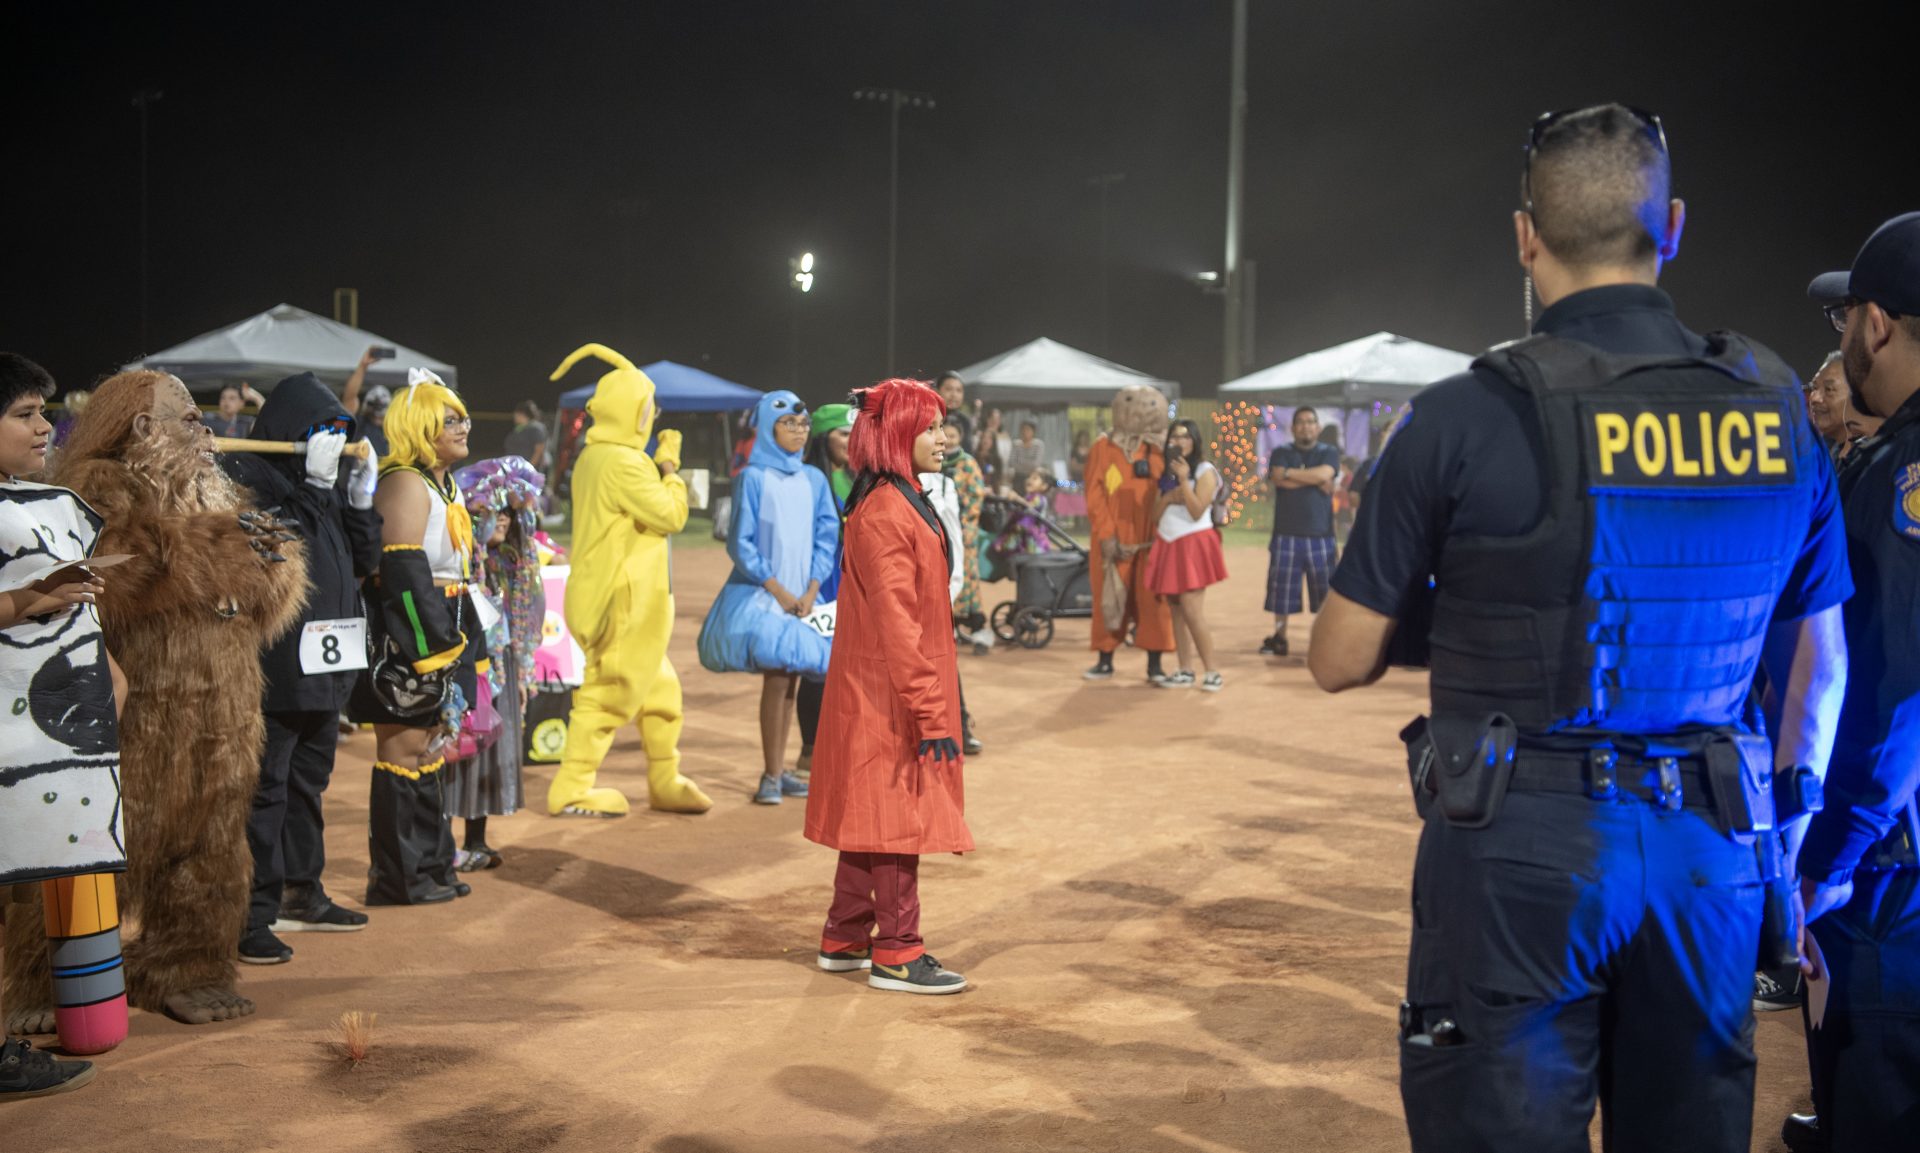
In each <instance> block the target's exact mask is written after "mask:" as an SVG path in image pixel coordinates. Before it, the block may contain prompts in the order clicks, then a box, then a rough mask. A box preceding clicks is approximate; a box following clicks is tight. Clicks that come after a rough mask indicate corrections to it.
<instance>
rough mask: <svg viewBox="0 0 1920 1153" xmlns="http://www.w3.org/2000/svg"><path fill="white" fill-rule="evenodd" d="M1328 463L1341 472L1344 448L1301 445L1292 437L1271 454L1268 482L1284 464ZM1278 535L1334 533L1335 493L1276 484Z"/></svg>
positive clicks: (1311, 465)
mask: <svg viewBox="0 0 1920 1153" xmlns="http://www.w3.org/2000/svg"><path fill="white" fill-rule="evenodd" d="M1321 465H1326V466H1327V467H1328V468H1331V469H1332V470H1333V475H1334V476H1335V477H1336V478H1338V477H1339V475H1340V450H1339V449H1337V448H1335V447H1333V446H1332V445H1330V444H1314V445H1310V446H1308V447H1307V448H1301V447H1299V446H1298V445H1295V444H1294V443H1293V442H1291V441H1289V442H1287V443H1286V444H1283V445H1281V446H1280V447H1278V448H1276V449H1274V450H1273V453H1272V455H1270V456H1268V457H1267V469H1268V472H1267V483H1268V484H1272V483H1273V478H1274V477H1276V476H1279V475H1280V470H1281V469H1283V468H1290V469H1302V468H1319V467H1320V466H1321ZM1273 535H1274V536H1332V535H1333V497H1331V496H1329V495H1327V494H1326V493H1324V492H1321V491H1320V490H1319V489H1317V488H1276V489H1274V490H1273Z"/></svg>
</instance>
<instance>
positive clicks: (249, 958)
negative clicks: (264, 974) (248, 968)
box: [240, 928, 293, 965]
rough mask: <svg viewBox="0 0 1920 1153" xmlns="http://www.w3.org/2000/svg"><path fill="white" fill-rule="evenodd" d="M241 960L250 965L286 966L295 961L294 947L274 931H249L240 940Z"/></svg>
mask: <svg viewBox="0 0 1920 1153" xmlns="http://www.w3.org/2000/svg"><path fill="white" fill-rule="evenodd" d="M240 959H241V960H242V961H245V962H246V963H247V964H249V965H284V964H286V963H287V962H288V961H291V960H293V947H292V946H290V945H288V944H287V943H286V942H285V941H282V940H281V939H280V938H278V937H276V936H274V935H273V930H272V929H264V928H263V929H249V930H247V935H246V936H244V937H242V938H240Z"/></svg>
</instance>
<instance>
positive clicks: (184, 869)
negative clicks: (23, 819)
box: [5, 372, 306, 1033]
mask: <svg viewBox="0 0 1920 1153" xmlns="http://www.w3.org/2000/svg"><path fill="white" fill-rule="evenodd" d="M191 405H192V398H191V397H190V396H189V395H188V394H187V390H186V388H185V387H184V386H182V385H181V383H180V382H179V381H178V380H175V379H174V378H173V377H171V376H168V375H167V374H165V373H158V372H124V373H121V374H120V375H118V376H115V377H113V378H112V379H110V380H108V381H107V382H106V383H104V384H102V385H101V386H100V387H99V388H98V389H97V390H95V392H94V394H93V400H92V403H91V404H90V405H89V406H88V408H87V412H86V415H85V416H84V417H82V418H81V420H80V421H79V423H78V424H77V425H76V426H75V428H74V434H73V438H72V440H71V441H69V442H68V444H67V446H66V448H65V449H64V450H63V451H62V452H61V455H60V464H59V470H58V474H57V480H58V483H60V484H62V485H65V486H66V487H68V488H71V489H72V490H73V491H74V492H76V493H78V494H79V495H80V496H81V498H82V499H84V500H85V501H86V502H87V503H88V504H90V505H92V506H93V508H94V510H95V511H97V512H98V513H99V514H100V515H101V517H102V518H103V519H104V520H105V521H106V527H105V529H104V530H103V531H102V532H101V534H100V541H99V545H98V547H97V550H96V552H97V555H102V556H104V555H108V554H112V553H131V554H133V559H132V560H129V561H127V562H126V563H124V564H122V565H119V566H117V567H115V568H111V569H107V570H105V572H103V574H102V575H103V576H104V578H105V580H106V592H105V594H104V595H102V596H101V598H100V619H101V624H102V627H103V628H104V630H105V633H106V640H107V646H108V648H109V649H111V650H112V652H113V653H114V655H115V657H116V659H118V660H119V662H120V665H121V667H122V668H124V669H125V670H126V676H127V702H126V708H125V712H124V714H123V716H122V718H121V721H120V764H121V781H120V795H121V798H122V803H123V804H124V805H125V825H126V839H127V873H126V877H125V880H124V882H123V883H122V885H121V886H120V905H121V934H122V936H123V938H124V956H125V958H126V973H127V997H128V1000H129V1001H130V1002H131V1003H132V1004H133V1005H135V1006H137V1007H139V1008H142V1009H148V1010H153V1011H158V1012H163V1013H166V1014H167V1015H169V1016H171V1017H174V1018H176V1019H178V1020H181V1021H185V1022H188V1023H190V1024H199V1023H203V1022H206V1021H224V1020H229V1019H231V1018H234V1017H241V1016H245V1015H246V1014H248V1013H251V1012H253V1002H251V1001H249V1000H247V999H246V998H244V997H242V996H240V995H239V993H238V992H237V991H236V990H235V984H236V981H235V977H236V974H235V966H234V957H235V948H236V943H237V942H238V941H239V939H240V931H241V928H242V926H243V925H244V923H245V920H246V912H247V899H248V894H249V886H250V884H251V881H252V873H253V858H252V855H251V854H250V853H249V852H248V850H247V836H246V821H247V812H248V809H249V807H250V806H251V804H252V801H253V793H254V789H255V787H256V786H257V785H258V783H259V779H260V749H261V743H262V741H263V740H264V738H265V726H264V722H263V721H262V719H261V715H260V700H261V672H260V649H261V647H262V646H263V645H264V644H266V643H267V642H269V641H270V640H272V639H273V638H274V637H276V636H278V635H279V634H280V633H282V632H284V631H285V630H286V629H287V628H288V626H289V625H291V624H292V623H293V621H294V620H295V618H296V617H297V615H298V613H299V609H300V605H301V601H302V600H303V598H304V596H305V589H306V557H305V554H304V553H302V552H300V551H299V546H298V544H297V543H291V544H288V543H283V540H282V538H281V537H280V536H279V535H278V534H277V533H276V531H275V529H274V528H273V527H272V526H271V522H267V521H254V522H253V523H252V524H251V525H249V524H248V523H245V522H243V521H242V520H241V519H240V517H241V514H243V513H246V514H249V516H251V515H252V513H253V511H254V510H253V509H252V506H251V505H250V504H248V503H247V501H246V499H245V498H244V497H243V496H242V495H240V491H239V490H238V489H236V488H235V487H234V486H233V485H232V484H231V483H230V482H229V481H228V480H227V479H226V477H225V476H224V474H222V473H221V472H220V470H219V469H217V468H216V467H214V465H213V463H212V458H211V453H212V449H213V443H212V437H211V435H210V434H209V432H208V431H207V430H206V428H205V427H204V426H203V425H201V424H199V423H198V420H197V419H196V417H197V410H192V409H191V407H190V406H191ZM143 415H144V416H145V417H146V418H147V419H145V420H141V419H139V418H140V417H142V416H143ZM275 548H279V549H280V550H281V554H282V555H283V556H284V560H275V559H273V555H274V554H273V552H272V550H273V549H275ZM31 888H32V890H33V894H34V900H35V903H36V905H37V903H38V886H32V887H31ZM20 912H21V913H22V914H23V915H18V916H10V917H8V918H7V949H6V973H5V979H6V1004H7V1007H8V1013H7V1028H8V1031H9V1032H20V1033H46V1032H52V1031H53V1012H52V1004H53V993H52V984H51V977H50V974H49V971H48V966H47V941H46V937H45V934H44V931H43V928H42V925H41V918H40V917H39V916H38V915H37V914H35V913H28V912H27V911H26V910H24V909H23V910H21V911H20Z"/></svg>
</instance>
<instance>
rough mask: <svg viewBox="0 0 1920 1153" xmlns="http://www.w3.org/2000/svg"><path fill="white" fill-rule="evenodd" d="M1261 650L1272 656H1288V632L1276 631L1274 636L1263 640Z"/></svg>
mask: <svg viewBox="0 0 1920 1153" xmlns="http://www.w3.org/2000/svg"><path fill="white" fill-rule="evenodd" d="M1260 651H1261V652H1263V653H1265V654H1267V655H1268V656H1270V657H1284V656H1286V655H1287V634H1285V633H1275V634H1273V635H1272V636H1270V637H1268V638H1267V639H1266V640H1264V641H1261V642H1260Z"/></svg>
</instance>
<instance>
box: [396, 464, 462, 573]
mask: <svg viewBox="0 0 1920 1153" xmlns="http://www.w3.org/2000/svg"><path fill="white" fill-rule="evenodd" d="M408 471H412V470H408ZM414 476H416V477H418V478H419V480H420V483H421V484H422V485H423V486H425V488H426V490H427V492H428V494H430V495H431V496H432V497H433V500H432V501H431V502H430V503H429V504H428V506H427V538H426V539H425V540H423V541H421V542H420V547H421V549H422V550H423V551H425V552H426V554H427V568H428V569H429V570H430V571H431V572H432V573H433V579H434V580H436V581H451V582H453V583H456V584H458V583H460V582H462V581H465V580H466V579H467V558H466V555H465V554H464V553H462V552H460V551H459V550H458V549H456V548H455V547H454V545H453V535H452V534H451V533H449V532H448V531H447V498H446V496H445V495H444V494H442V493H441V492H440V490H439V489H437V488H435V487H434V485H433V482H432V481H430V480H428V479H427V478H426V477H425V476H422V475H421V474H419V473H414ZM459 492H460V490H459V488H458V487H457V486H456V487H455V488H454V495H455V497H456V498H457V497H458V496H459Z"/></svg>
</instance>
